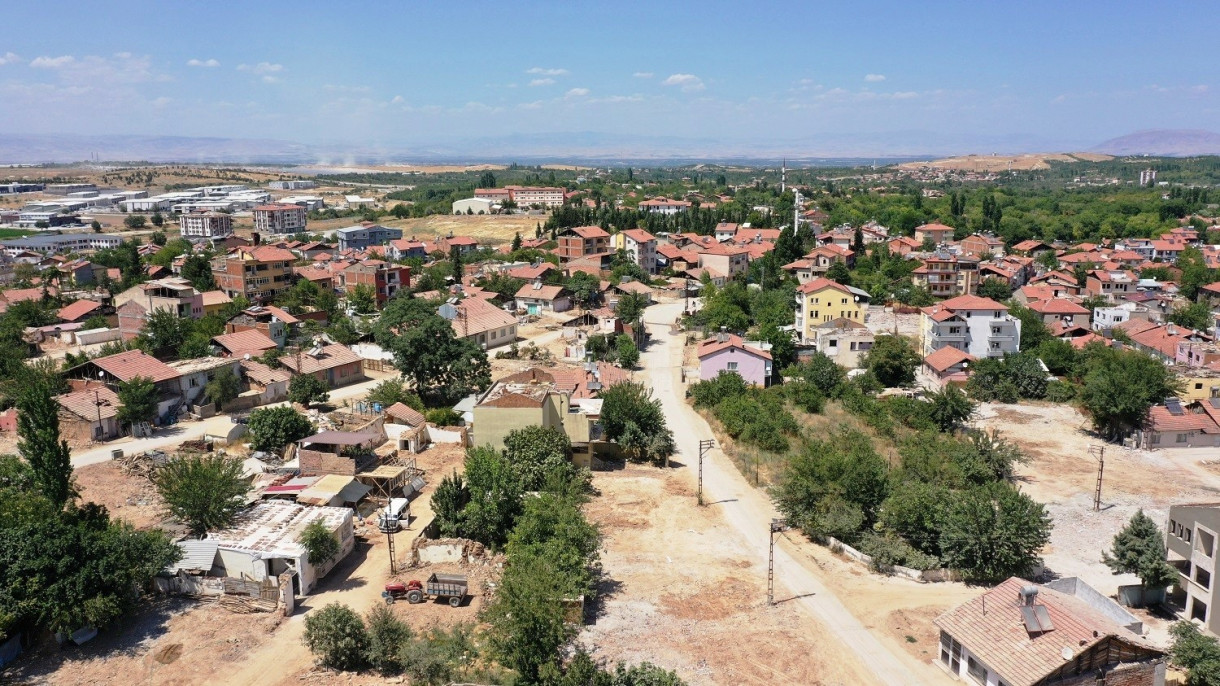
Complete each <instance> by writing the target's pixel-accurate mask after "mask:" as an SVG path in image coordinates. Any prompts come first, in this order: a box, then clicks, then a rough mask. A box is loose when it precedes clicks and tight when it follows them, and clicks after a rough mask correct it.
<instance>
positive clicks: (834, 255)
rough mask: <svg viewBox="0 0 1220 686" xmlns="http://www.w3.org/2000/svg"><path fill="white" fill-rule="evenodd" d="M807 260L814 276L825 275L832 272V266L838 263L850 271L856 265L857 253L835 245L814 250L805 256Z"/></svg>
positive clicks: (827, 245)
mask: <svg viewBox="0 0 1220 686" xmlns="http://www.w3.org/2000/svg"><path fill="white" fill-rule="evenodd" d="M805 259H806V260H809V270H810V272H811V273H812V274H813V275H814V276H818V275H822V274H825V273H826V272H828V271H830V266H831V265H833V264H835V263H836V262H838V263H842V264H843V265H845V266H846V267H847V268H848V269H851V268H852V267H854V266H855V265H856V253H855V251H853V250H851V249H849V248H844V247H842V246H839V245H835V244H834V243H827V244H826V245H823V246H819V247H817V248H814V249H813V250H812V251H811V252H810V253H809V254H807V255H805Z"/></svg>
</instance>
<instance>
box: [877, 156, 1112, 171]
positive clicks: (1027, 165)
mask: <svg viewBox="0 0 1220 686" xmlns="http://www.w3.org/2000/svg"><path fill="white" fill-rule="evenodd" d="M1112 159H1114V158H1113V157H1111V156H1110V155H1101V154H1098V153H1091V152H1074V153H1069V154H1065V153H1032V154H1025V155H963V156H961V157H947V158H945V159H940V160H932V161H931V162H907V163H905V164H900V165H898V168H899V169H921V168H923V167H932V168H933V169H957V170H960V171H980V172H1000V171H1008V170H1010V169H1012V170H1019V171H1028V170H1033V169H1050V166H1051V165H1050V164H1049V163H1050V162H1082V161H1083V162H1105V161H1107V160H1112Z"/></svg>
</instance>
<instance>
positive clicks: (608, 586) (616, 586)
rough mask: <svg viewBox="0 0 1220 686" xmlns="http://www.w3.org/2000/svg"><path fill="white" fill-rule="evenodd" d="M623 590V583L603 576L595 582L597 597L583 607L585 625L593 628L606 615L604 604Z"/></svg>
mask: <svg viewBox="0 0 1220 686" xmlns="http://www.w3.org/2000/svg"><path fill="white" fill-rule="evenodd" d="M621 590H623V582H621V581H619V580H618V579H613V578H611V577H608V576H603V577H602V578H601V579H599V580H598V582H597V597H596V598H595V599H594V600H593V602H592V603H589V604H588V605H586V606H585V624H587V625H588V626H594V625H596V624H597V620H598V619H600V618H601V617H603V616H605V614H606V602H607V601H609V600H610V599H611V598H613V597H614V596H616V595H618V593H619V591H621Z"/></svg>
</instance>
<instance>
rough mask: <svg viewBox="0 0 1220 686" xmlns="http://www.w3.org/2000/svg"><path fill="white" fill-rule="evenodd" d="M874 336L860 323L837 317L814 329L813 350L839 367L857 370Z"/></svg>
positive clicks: (870, 346)
mask: <svg viewBox="0 0 1220 686" xmlns="http://www.w3.org/2000/svg"><path fill="white" fill-rule="evenodd" d="M875 340H876V335H875V334H873V332H872V330H871V329H869V328H868V327H867V326H865V325H864V324H862V323H861V322H859V321H857V320H854V319H848V318H846V317H839V318H837V319H832V320H830V321H828V322H822V323H821V324H818V325H817V326H815V327H814V348H815V349H816V350H817V351H818V352H820V353H822V354H823V355H825V356H827V357H829V358H830V359H832V360H834V361H835V363H836V364H838V365H839V366H840V367H846V368H848V369H857V368H859V367H860V360H861V358H863V357H864V355H865V354H866V353H867V352H868V351H869V350H872V348H873V342H874V341H875Z"/></svg>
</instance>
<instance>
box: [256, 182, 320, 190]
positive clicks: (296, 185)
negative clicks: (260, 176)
mask: <svg viewBox="0 0 1220 686" xmlns="http://www.w3.org/2000/svg"><path fill="white" fill-rule="evenodd" d="M267 187H268V188H274V189H276V190H281V191H300V190H305V189H307V188H317V187H318V184H317V183H316V182H314V181H311V180H307V179H292V180H289V181H272V182H271V183H269V184H267Z"/></svg>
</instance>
